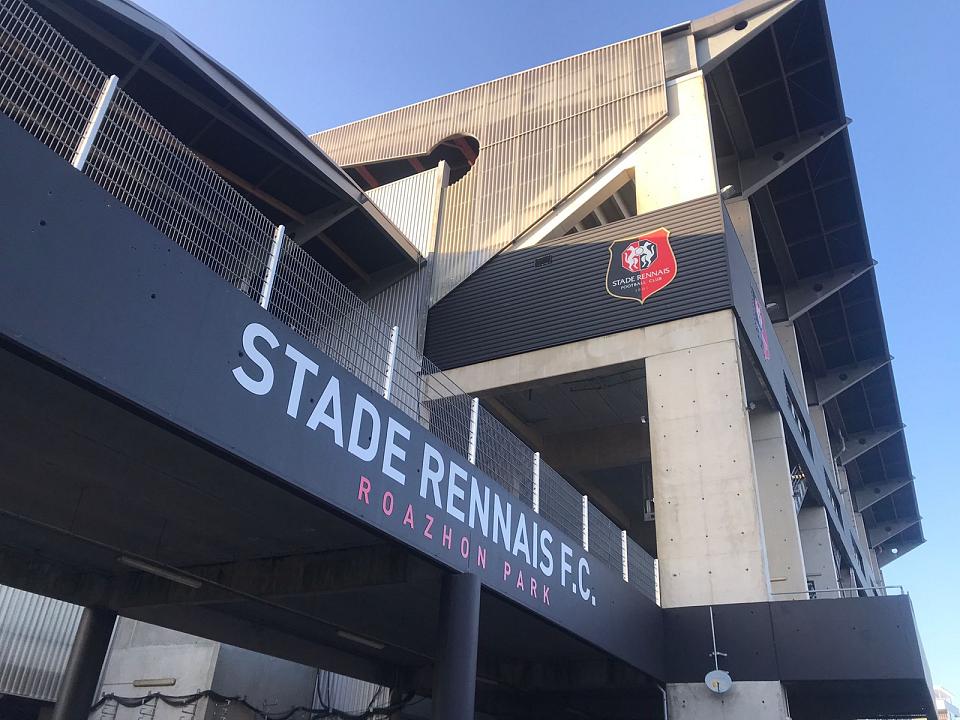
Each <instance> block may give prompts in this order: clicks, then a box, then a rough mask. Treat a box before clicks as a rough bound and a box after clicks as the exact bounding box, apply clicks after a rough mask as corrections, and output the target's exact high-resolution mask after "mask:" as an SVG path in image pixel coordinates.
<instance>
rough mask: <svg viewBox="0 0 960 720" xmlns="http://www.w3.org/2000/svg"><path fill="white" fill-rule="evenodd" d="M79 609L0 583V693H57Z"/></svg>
mask: <svg viewBox="0 0 960 720" xmlns="http://www.w3.org/2000/svg"><path fill="white" fill-rule="evenodd" d="M81 610H82V608H80V607H79V606H77V605H71V604H69V603H65V602H61V601H59V600H53V599H52V598H48V597H44V596H42V595H34V594H33V593H28V592H24V591H22V590H15V589H14V588H10V587H6V586H3V585H0V695H4V694H10V695H20V696H23V697H29V698H34V699H37V700H48V701H52V700H55V699H56V697H57V692H58V690H59V689H60V682H61V680H62V679H63V669H64V667H65V665H66V663H67V657H68V656H69V654H70V648H71V647H72V646H73V638H74V635H75V634H76V632H77V625H78V624H79V622H80V613H81Z"/></svg>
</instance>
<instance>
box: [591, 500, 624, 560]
mask: <svg viewBox="0 0 960 720" xmlns="http://www.w3.org/2000/svg"><path fill="white" fill-rule="evenodd" d="M587 516H588V521H587V537H588V540H589V543H588V544H589V546H590V552H591V553H593V554H594V555H596V556H597V557H598V558H599V559H600V560H601V561H603V563H604V564H605V565H606V566H607V567H609V568H610V569H611V570H613V571H614V572H618V573H622V572H623V543H622V542H621V535H620V528H619V527H617V524H616V523H614V522H613V520H611V519H610V518H608V517H607V516H606V515H604V514H603V512H602V511H601V510H600V508H598V507H597V506H596V505H594V504H593V503H592V502H591V503H589V505H588V509H587Z"/></svg>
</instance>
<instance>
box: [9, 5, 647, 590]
mask: <svg viewBox="0 0 960 720" xmlns="http://www.w3.org/2000/svg"><path fill="white" fill-rule="evenodd" d="M0 110H2V111H3V113H4V114H6V115H7V116H8V117H10V118H11V119H12V120H14V121H15V122H16V123H18V124H19V125H20V126H21V127H23V128H24V129H25V130H26V131H27V132H29V133H30V134H32V135H33V136H34V137H35V138H37V139H38V140H40V141H41V142H42V143H44V144H45V145H47V146H48V147H49V148H50V149H51V150H53V151H54V152H56V153H57V154H58V155H60V156H61V157H62V158H63V159H64V160H66V161H67V162H70V163H72V164H73V165H74V167H76V168H77V169H78V170H80V171H82V172H84V173H85V174H86V175H87V176H88V177H89V178H90V179H91V180H93V181H94V182H96V183H97V184H98V185H100V186H101V187H102V188H104V189H105V190H107V191H108V192H109V193H110V194H112V195H113V196H114V197H116V198H117V199H118V200H120V201H121V202H123V203H124V204H125V205H127V206H128V207H129V208H130V209H131V210H133V211H134V212H135V213H137V214H138V215H139V216H140V217H142V218H143V219H144V220H146V221H147V222H148V223H150V224H151V225H153V226H154V227H155V228H156V229H157V230H159V231H160V232H162V233H163V234H165V235H166V236H167V237H169V238H170V239H171V240H173V241H174V242H176V243H177V244H178V245H180V246H181V247H182V248H184V249H185V250H187V251H188V252H190V253H191V254H192V255H193V256H194V257H196V258H197V259H198V260H200V261H201V262H203V263H204V264H205V265H207V266H208V267H209V268H210V269H211V270H213V271H214V272H216V273H217V274H218V275H220V276H221V277H222V278H223V279H224V280H226V281H227V282H228V283H230V284H231V285H233V286H234V287H236V288H237V289H238V290H239V291H240V292H243V293H244V294H246V295H247V296H248V297H250V298H251V299H252V300H254V301H256V302H258V303H260V305H261V306H262V307H264V308H265V309H267V310H268V311H269V312H270V313H272V314H273V315H274V316H275V317H276V318H277V319H279V320H280V321H282V322H284V323H285V324H287V325H288V326H289V327H291V328H292V329H293V330H295V331H296V332H298V333H299V334H300V335H302V336H303V337H304V338H305V339H306V340H308V341H309V342H311V343H312V344H314V345H315V346H316V347H317V348H318V349H319V350H321V351H322V352H324V353H325V354H327V355H328V356H330V357H331V358H332V359H333V360H335V361H336V362H337V363H339V364H340V365H341V366H343V367H344V368H346V369H347V370H349V371H350V372H352V373H353V374H355V375H356V376H357V377H358V378H360V379H361V380H362V381H363V382H364V383H366V384H367V385H368V386H369V387H371V388H372V389H373V390H375V391H376V392H377V393H380V394H381V395H383V396H384V397H385V398H387V399H388V400H390V401H391V402H392V403H394V404H395V405H396V406H397V407H399V408H400V409H402V410H404V411H405V412H406V413H408V414H409V415H410V416H411V417H413V418H414V419H416V420H417V421H418V422H420V423H421V424H422V425H423V426H424V427H426V428H428V429H429V430H430V431H431V432H433V433H434V434H435V435H437V437H439V438H440V439H441V440H443V441H444V442H446V443H447V444H448V445H450V446H451V447H452V448H454V449H455V450H456V451H458V452H460V453H462V454H463V455H464V456H466V457H467V459H468V460H470V462H472V463H474V464H475V465H476V466H477V467H478V468H480V469H481V470H483V471H484V472H486V473H488V474H489V475H490V476H491V477H493V478H495V479H496V480H498V481H499V482H500V483H501V484H502V485H503V486H504V487H505V488H506V489H507V490H508V491H509V492H510V493H512V494H513V495H515V496H517V497H518V498H520V499H522V500H524V501H526V502H527V503H529V504H530V505H531V507H532V508H533V509H534V511H536V512H539V513H541V514H542V515H543V516H544V517H546V518H548V519H549V520H551V521H552V522H554V523H556V524H557V525H558V526H559V527H560V528H562V529H563V530H564V531H566V532H567V533H569V534H570V536H571V537H573V538H575V539H580V540H581V541H582V543H583V545H584V547H585V548H589V550H590V551H592V552H593V553H594V554H595V555H596V557H597V558H598V559H599V560H600V561H601V562H603V563H605V564H606V565H608V566H610V567H611V568H612V569H613V570H614V571H615V572H620V573H622V574H623V578H624V581H629V582H630V583H632V584H634V585H635V586H636V587H637V588H639V589H640V590H641V592H643V593H644V594H646V595H647V596H648V597H650V598H652V599H653V598H654V597H655V589H654V588H655V584H656V577H655V570H654V567H655V566H654V561H653V558H652V557H651V556H650V555H649V554H647V553H646V552H645V551H644V550H643V549H642V548H641V547H640V546H639V545H638V544H637V543H636V542H634V541H633V540H632V539H631V538H628V537H627V536H626V534H625V533H624V532H623V531H622V530H621V529H620V528H619V527H618V526H617V525H616V524H615V523H614V522H613V521H612V520H611V519H610V518H608V517H607V516H606V515H604V514H603V513H602V512H601V511H600V510H599V509H598V508H597V507H596V506H595V505H593V504H592V503H590V502H589V501H588V499H587V498H586V497H585V496H583V495H581V494H580V493H579V492H578V491H577V490H576V489H575V488H574V487H573V486H572V485H570V483H568V482H567V481H566V480H565V479H564V478H563V477H562V476H561V475H560V474H559V473H558V472H557V471H555V470H554V469H553V468H551V467H550V466H549V465H547V464H546V463H545V462H543V461H542V460H541V458H540V454H539V453H536V452H534V451H533V450H532V449H531V448H530V447H528V446H527V445H526V444H525V443H524V442H523V441H521V440H520V439H519V438H518V437H517V436H516V435H514V434H513V433H512V432H511V431H510V430H508V429H507V428H506V427H505V426H504V425H503V424H502V423H501V422H500V421H499V420H497V419H496V418H495V417H494V416H493V415H491V414H490V413H489V412H487V410H486V409H485V408H483V407H482V406H480V404H479V402H478V401H477V400H476V399H475V398H472V397H470V396H469V395H467V394H466V393H464V392H463V391H462V390H460V388H458V387H457V386H456V384H455V383H454V382H453V381H452V380H451V379H450V378H449V377H447V376H446V375H444V373H442V372H441V371H440V370H439V368H437V367H436V366H435V365H434V364H433V363H431V362H430V360H429V359H427V358H425V357H424V356H423V355H422V354H421V353H420V352H419V351H418V350H417V348H416V347H415V346H414V345H412V344H410V343H409V342H407V340H406V339H405V338H403V337H401V336H400V334H399V331H398V329H397V328H396V327H392V326H390V325H389V323H387V322H386V321H385V320H384V319H383V318H381V317H379V316H378V315H377V314H376V313H374V312H373V311H372V310H371V309H370V308H369V307H368V306H367V305H366V304H364V303H363V302H362V301H361V300H360V299H359V298H358V297H357V296H355V295H354V294H353V293H352V292H350V291H349V290H348V289H347V288H346V287H345V286H344V285H343V284H342V283H340V282H339V281H338V280H337V279H336V278H334V277H333V275H331V274H330V273H329V272H328V271H327V270H326V269H325V268H324V267H322V266H321V265H320V264H319V263H318V262H317V261H316V260H314V259H313V258H312V257H310V255H308V254H307V253H306V251H305V250H303V248H301V247H300V246H299V245H297V244H296V243H295V242H293V241H292V240H290V239H289V238H288V237H287V236H286V234H285V232H284V228H283V226H279V227H278V226H276V225H274V223H273V222H271V221H270V220H269V218H267V217H266V216H264V215H263V214H262V213H260V212H259V211H258V210H257V209H256V208H255V207H254V206H253V205H252V204H250V203H249V202H248V201H247V200H246V199H245V198H244V197H243V196H242V195H241V194H240V193H239V192H237V191H236V190H235V189H234V188H233V187H232V186H231V185H230V184H229V183H227V182H226V181H225V180H224V179H223V178H222V177H220V176H219V175H218V174H217V173H216V172H214V171H213V170H212V169H211V168H210V167H209V166H207V165H206V164H205V163H204V162H203V161H202V160H201V159H200V158H199V157H197V156H196V155H195V154H194V153H193V152H192V151H191V150H190V149H189V148H188V147H187V146H186V145H184V144H183V143H181V142H180V141H179V140H177V138H175V137H174V136H173V135H172V134H171V133H170V132H168V131H167V130H166V129H165V128H164V127H163V126H161V125H160V124H159V123H158V122H157V121H156V120H155V119H154V118H153V117H151V116H150V114H149V113H148V112H147V111H146V110H144V109H143V108H142V107H141V106H140V105H139V104H138V103H137V102H136V101H135V100H133V99H132V98H131V97H130V96H129V95H127V93H125V92H124V91H123V90H122V89H119V88H118V87H117V80H116V78H115V77H108V76H107V75H106V74H105V73H103V72H102V71H101V70H100V69H99V68H97V67H96V66H95V65H94V64H93V63H92V62H90V60H88V59H87V58H86V57H84V56H83V54H82V53H80V52H79V51H78V50H77V49H76V48H75V47H73V46H72V45H71V44H70V43H69V42H68V41H67V40H66V39H65V38H64V37H63V36H61V35H60V34H59V33H58V32H57V31H56V30H55V29H54V28H53V27H52V26H50V25H49V24H48V23H47V22H46V21H45V20H44V19H43V18H42V17H41V16H39V15H38V14H37V13H36V12H34V11H33V9H32V8H30V7H29V6H28V5H27V4H26V3H25V2H23V0H0Z"/></svg>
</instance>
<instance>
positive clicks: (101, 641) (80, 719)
mask: <svg viewBox="0 0 960 720" xmlns="http://www.w3.org/2000/svg"><path fill="white" fill-rule="evenodd" d="M116 619H117V614H116V613H115V612H113V611H112V610H108V609H107V608H92V607H87V608H84V609H83V614H82V615H81V616H80V625H79V626H78V627H77V635H76V637H75V638H74V641H73V648H72V649H71V650H70V658H69V659H68V660H67V667H66V670H65V671H64V676H63V684H62V685H61V686H60V694H59V697H58V698H57V704H56V705H55V706H54V708H53V714H52V716H51V720H87V716H88V715H89V714H90V706H91V705H92V704H93V696H94V694H95V693H96V691H97V683H98V682H99V681H100V670H101V668H103V661H104V659H105V658H106V656H107V648H108V647H109V646H110V636H111V634H112V633H113V625H114V623H115V622H116Z"/></svg>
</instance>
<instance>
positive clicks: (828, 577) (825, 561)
mask: <svg viewBox="0 0 960 720" xmlns="http://www.w3.org/2000/svg"><path fill="white" fill-rule="evenodd" d="M797 522H798V523H799V525H800V545H801V547H802V548H803V564H804V566H805V567H806V571H807V580H811V581H813V586H814V590H816V591H817V592H818V593H822V594H821V595H820V597H828V598H831V597H832V598H835V597H838V593H837V592H836V590H837V588H838V587H839V579H838V578H837V566H836V564H835V563H834V560H833V542H832V541H831V539H830V526H829V524H828V523H827V510H826V508H824V507H822V506H817V507H810V508H803V509H802V510H801V511H800V514H799V515H797Z"/></svg>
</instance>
